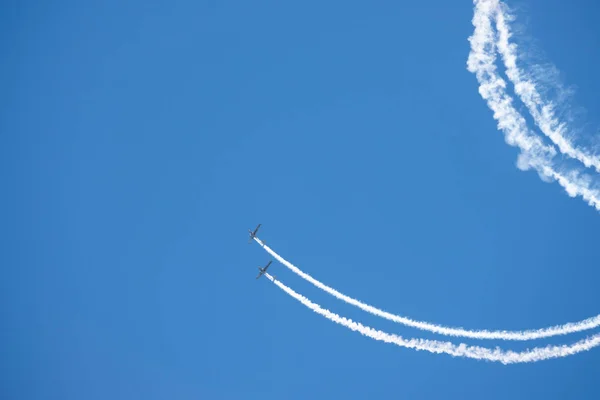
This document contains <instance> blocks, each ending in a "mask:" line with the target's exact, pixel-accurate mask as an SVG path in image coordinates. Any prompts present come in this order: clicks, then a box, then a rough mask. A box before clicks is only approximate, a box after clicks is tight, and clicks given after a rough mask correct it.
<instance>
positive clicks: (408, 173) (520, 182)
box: [0, 0, 600, 400]
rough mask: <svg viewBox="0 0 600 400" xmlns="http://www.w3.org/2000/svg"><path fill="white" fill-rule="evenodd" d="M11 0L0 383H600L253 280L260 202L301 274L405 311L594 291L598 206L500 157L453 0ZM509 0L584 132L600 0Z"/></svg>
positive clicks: (278, 391) (462, 320) (289, 386)
mask: <svg viewBox="0 0 600 400" xmlns="http://www.w3.org/2000/svg"><path fill="white" fill-rule="evenodd" d="M284 3H285V4H284ZM3 4H4V5H3V7H2V9H3V12H2V13H0V14H1V16H0V49H1V53H2V59H3V61H2V63H0V72H1V74H0V87H1V88H2V94H1V96H0V99H1V107H0V133H1V134H0V140H1V145H0V152H1V157H0V160H1V163H2V168H1V169H0V171H1V177H2V187H3V195H2V200H0V201H1V202H2V205H3V207H2V209H3V210H4V212H3V214H2V223H1V225H0V226H1V227H2V228H1V230H0V232H2V239H3V251H2V253H1V254H2V256H1V257H2V258H1V265H2V267H1V270H0V271H1V272H0V300H1V301H0V310H1V315H2V327H3V328H2V329H1V330H0V343H1V344H0V349H1V352H0V355H1V357H0V360H1V361H0V363H1V364H0V365H1V367H2V370H1V375H2V380H1V381H0V397H1V398H3V399H61V400H69V399H77V400H79V399H88V400H92V399H109V398H110V399H242V398H243V399H254V398H261V399H282V398H288V399H307V398H310V399H321V398H332V397H333V398H356V399H364V398H394V399H397V398H424V399H438V398H464V399H481V398H486V399H506V398H515V399H516V398H529V399H530V398H542V397H543V398H546V399H563V398H577V399H597V398H598V392H599V391H600V381H599V379H598V376H599V375H600V367H598V366H599V365H600V349H595V350H592V351H590V352H589V353H585V354H579V355H577V356H574V357H571V358H567V359H561V360H551V361H545V362H541V363H538V364H532V365H515V366H502V365H499V364H491V363H485V362H476V361H473V360H464V359H454V358H451V357H449V356H436V355H432V354H428V353H421V352H419V353H417V352H414V351H411V350H405V349H400V348H398V347H395V346H393V345H389V344H384V343H380V342H375V341H372V340H370V339H367V338H365V337H362V336H360V335H358V334H356V333H353V332H350V331H348V330H346V329H345V328H342V327H340V326H338V325H335V324H333V323H331V322H329V321H327V320H325V319H323V318H322V317H320V316H318V315H316V314H314V313H312V312H310V311H309V310H307V309H306V308H304V307H303V306H302V305H300V304H299V303H297V302H296V301H294V300H293V299H291V298H289V297H287V296H286V295H285V294H284V293H283V292H281V291H280V290H279V289H277V288H276V287H275V286H273V285H272V284H270V283H269V282H268V281H267V280H265V279H261V280H258V281H256V280H255V279H254V277H255V274H256V272H257V271H256V267H257V266H258V265H264V264H265V263H266V262H267V261H268V260H269V257H268V255H267V254H266V253H265V252H264V251H262V250H261V249H260V248H259V247H258V246H257V245H256V244H253V245H248V244H247V231H246V230H247V229H248V228H253V227H254V226H255V225H256V224H257V223H259V222H260V223H262V224H263V227H262V228H261V232H260V233H261V238H262V239H264V240H266V241H267V243H268V244H270V245H272V246H273V248H274V249H275V250H276V251H278V252H279V253H281V254H282V255H283V256H284V257H286V258H288V259H289V260H290V261H292V262H294V263H296V264H297V265H298V266H299V267H301V268H303V269H304V270H306V271H307V272H309V273H311V274H313V275H314V276H315V277H317V278H318V279H320V280H322V281H324V282H326V283H328V284H331V285H332V286H334V287H336V288H338V289H340V290H342V291H343V292H345V293H347V294H349V295H352V296H355V297H357V298H360V299H362V300H364V301H367V302H369V303H371V304H374V305H377V306H379V307H382V308H384V309H387V310H390V311H393V312H395V313H400V314H403V315H406V316H410V317H413V318H417V319H423V320H428V321H433V322H437V323H441V324H447V325H453V326H456V325H460V326H464V327H467V328H489V329H526V328H538V327H543V326H548V325H554V324H559V323H564V322H567V321H576V320H580V319H583V318H587V317H590V316H593V315H596V314H598V313H600V292H599V291H598V281H599V279H600V272H598V268H597V266H598V238H599V237H600V236H599V235H600V213H598V212H596V211H595V210H594V209H593V208H592V207H589V206H587V205H586V204H585V203H584V202H583V201H582V200H580V199H571V198H569V197H568V196H567V195H566V194H565V193H564V192H563V191H562V189H560V187H559V186H558V185H557V184H548V183H543V182H542V181H541V180H540V179H539V178H538V177H537V175H536V174H535V173H533V172H521V171H519V170H518V169H517V168H516V167H515V162H516V157H517V151H516V150H515V148H512V147H510V146H508V145H506V144H505V142H504V139H503V137H502V134H501V133H500V132H499V131H498V130H497V129H496V123H495V121H494V120H493V118H492V114H491V112H490V111H489V110H488V108H487V106H486V105H485V103H484V101H483V100H482V99H481V97H480V96H479V94H478V92H477V82H476V79H475V76H473V75H472V74H470V73H469V72H468V71H467V70H466V59H467V56H468V52H469V44H468V42H467V38H468V36H469V35H470V34H471V33H472V30H473V27H472V25H471V18H472V14H473V10H472V4H471V2H470V1H462V2H457V1H452V2H449V1H447V0H435V1H430V2H416V1H412V2H393V1H389V2H347V1H330V2H322V1H302V2H278V1H260V0H259V1H252V2H247V1H245V2H243V1H200V2H196V1H190V0H181V1H166V0H163V1H149V2H148V1H130V2H125V3H124V2H122V1H104V2H81V1H54V2H42V1H30V2H17V1H7V2H4V3H3ZM509 4H512V5H519V6H521V7H522V8H521V10H520V11H519V14H518V15H519V17H520V21H521V22H524V23H526V26H527V32H528V34H529V35H531V37H533V38H535V40H536V42H537V46H539V49H541V50H543V51H544V53H545V57H546V58H547V60H549V61H552V62H553V63H554V64H555V65H556V66H557V67H558V68H559V69H560V70H561V72H562V73H563V77H564V79H565V82H566V83H568V84H575V85H577V87H578V88H577V92H576V97H575V101H576V104H577V105H580V106H583V107H585V108H586V109H587V110H588V111H589V114H588V116H587V118H588V119H587V120H585V122H592V125H591V126H592V128H591V130H590V131H589V132H588V134H594V127H595V129H597V126H598V125H593V123H595V122H597V121H598V119H597V116H596V115H595V110H598V109H600V102H599V99H598V96H597V94H598V93H600V80H599V79H598V75H597V71H598V65H600V54H599V53H598V43H599V42H600V29H599V28H598V27H597V21H598V20H599V19H600V7H599V6H598V2H596V1H591V0H588V1H584V0H573V1H569V2H565V1H559V0H530V1H522V2H520V3H509ZM272 270H273V272H274V273H275V274H276V275H277V276H278V277H279V278H281V279H282V281H284V282H285V283H286V284H288V285H290V286H291V287H293V288H294V289H295V290H297V291H299V292H300V293H303V294H305V295H307V296H309V297H310V298H311V299H313V300H314V301H316V302H318V303H319V304H322V305H323V306H324V307H327V308H329V309H331V310H332V311H335V312H338V313H340V314H342V315H346V316H349V317H351V318H354V319H357V320H359V321H361V322H363V323H365V324H368V325H371V326H374V327H377V328H379V329H384V330H386V331H389V332H395V333H399V334H401V335H403V336H406V337H413V336H424V337H432V338H433V337H434V336H433V335H425V334H424V333H423V332H420V331H415V330H413V329H408V328H405V327H402V326H399V325H395V324H392V323H389V322H387V321H383V320H378V319H376V318H374V317H372V316H370V315H367V314H365V313H362V312H360V311H358V310H356V309H353V308H352V307H350V306H347V305H345V304H343V303H341V302H339V301H337V300H335V299H334V298H332V297H330V296H328V295H327V294H324V293H322V292H319V291H318V290H317V289H315V288H313V287H311V286H310V285H309V284H307V283H306V282H304V281H302V280H301V279H299V278H298V277H297V276H295V275H293V274H292V273H290V272H289V271H287V270H285V268H284V267H283V266H281V265H278V264H274V265H273V266H272ZM584 336H585V334H581V335H574V336H572V337H566V338H561V340H560V342H566V343H570V342H573V341H575V340H577V339H579V338H581V337H584ZM436 338H438V339H439V338H440V337H436ZM469 343H475V344H480V345H486V344H487V345H491V346H495V345H499V344H500V345H503V346H505V345H510V344H511V343H498V342H491V343H490V342H477V341H470V342H469ZM546 343H557V341H553V340H549V341H545V342H541V344H546ZM534 345H535V343H516V344H514V343H513V344H512V347H511V348H513V349H524V348H526V347H533V346H534Z"/></svg>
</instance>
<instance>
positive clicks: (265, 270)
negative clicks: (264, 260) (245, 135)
mask: <svg viewBox="0 0 600 400" xmlns="http://www.w3.org/2000/svg"><path fill="white" fill-rule="evenodd" d="M272 262H273V261H269V263H268V264H267V266H266V267H265V269H264V272H267V268H269V265H271V263H272Z"/></svg>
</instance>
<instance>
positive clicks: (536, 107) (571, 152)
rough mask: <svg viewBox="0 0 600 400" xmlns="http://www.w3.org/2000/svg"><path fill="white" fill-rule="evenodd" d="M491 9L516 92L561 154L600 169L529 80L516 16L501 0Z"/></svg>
mask: <svg viewBox="0 0 600 400" xmlns="http://www.w3.org/2000/svg"><path fill="white" fill-rule="evenodd" d="M488 1H489V0H488ZM490 4H492V7H491V8H486V9H485V10H484V12H488V13H489V14H488V17H489V18H494V19H495V21H496V30H497V32H498V37H497V50H498V52H499V53H500V54H501V55H502V60H503V61H504V66H505V67H506V75H507V76H508V79H509V80H510V81H511V82H512V83H513V85H514V87H515V93H516V94H517V95H518V96H519V98H520V99H521V101H523V103H524V104H525V106H526V107H527V109H528V110H529V113H530V114H531V116H532V117H533V120H534V122H535V123H536V125H537V126H538V127H539V128H540V130H541V131H542V132H543V133H544V134H545V135H546V136H547V137H548V138H550V140H551V141H552V143H554V144H555V145H556V146H557V147H558V149H559V150H560V151H561V153H563V154H566V155H568V156H569V157H572V158H574V159H576V160H579V161H580V162H582V163H583V164H584V165H585V166H586V167H588V168H589V167H594V168H595V169H596V171H598V172H600V159H599V158H598V157H597V156H594V155H591V154H589V153H588V152H587V151H585V150H579V149H577V148H575V147H574V146H573V144H572V143H571V141H570V140H569V139H568V138H567V137H566V136H565V133H566V132H565V131H566V124H564V123H561V122H560V121H559V120H558V118H557V117H556V115H555V113H554V108H555V107H554V104H552V103H551V102H545V101H544V100H543V99H542V96H541V95H540V93H539V92H538V90H537V87H536V84H535V82H532V81H531V80H529V79H527V76H526V74H524V73H523V71H521V70H520V69H519V68H518V66H517V45H516V44H514V43H510V42H509V40H510V38H511V36H512V33H511V31H510V28H509V26H508V22H509V21H511V20H512V19H513V17H512V16H511V15H510V14H509V13H508V11H507V7H506V5H505V4H503V3H500V2H499V1H497V0H491V1H490Z"/></svg>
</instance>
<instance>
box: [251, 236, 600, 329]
mask: <svg viewBox="0 0 600 400" xmlns="http://www.w3.org/2000/svg"><path fill="white" fill-rule="evenodd" d="M254 240H255V241H256V242H257V243H258V244H259V245H260V246H261V247H262V248H264V249H265V250H266V251H267V252H268V253H269V254H270V255H271V256H273V257H274V258H275V259H276V260H277V261H279V262H280V263H281V264H283V265H285V266H286V267H287V268H288V269H290V270H291V271H292V272H294V273H295V274H296V275H298V276H300V277H301V278H302V279H304V280H306V281H308V282H310V283H312V284H313V285H315V286H316V287H318V288H319V289H321V290H323V291H325V292H327V293H329V294H330V295H332V296H333V297H335V298H337V299H339V300H342V301H343V302H345V303H348V304H351V305H353V306H355V307H358V308H360V309H361V310H363V311H366V312H368V313H370V314H373V315H376V316H378V317H381V318H385V319H387V320H390V321H393V322H397V323H400V324H403V325H406V326H410V327H413V328H417V329H421V330H424V331H429V332H433V333H437V334H441V335H446V336H454V337H466V338H472V339H501V340H533V339H541V338H548V337H552V336H558V335H567V334H569V333H574V332H582V331H585V330H588V329H594V328H596V327H598V326H600V315H597V316H595V317H592V318H588V319H585V320H583V321H579V322H571V323H567V324H564V325H557V326H553V327H549V328H541V329H536V330H527V331H488V330H466V329H463V328H452V327H447V326H442V325H435V324H432V323H429V322H424V321H415V320H412V319H410V318H406V317H402V316H399V315H394V314H391V313H389V312H387V311H383V310H380V309H379V308H376V307H373V306H371V305H369V304H365V303H363V302H361V301H360V300H356V299H353V298H352V297H349V296H346V295H345V294H343V293H340V292H338V291H337V290H335V289H334V288H331V287H329V286H327V285H325V284H324V283H322V282H320V281H318V280H316V279H315V278H313V277H312V276H310V275H309V274H307V273H305V272H304V271H302V270H301V269H300V268H298V267H296V266H295V265H294V264H292V263H290V262H289V261H287V260H286V259H284V258H283V257H281V256H280V255H279V254H277V253H276V252H275V251H274V250H273V249H271V248H270V247H269V246H267V245H266V244H264V243H263V242H262V241H261V240H260V239H259V238H257V237H255V238H254Z"/></svg>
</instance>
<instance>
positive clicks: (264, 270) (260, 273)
mask: <svg viewBox="0 0 600 400" xmlns="http://www.w3.org/2000/svg"><path fill="white" fill-rule="evenodd" d="M272 262H273V261H269V263H268V264H267V265H266V266H265V267H264V268H261V267H258V270H259V271H260V272H259V273H258V276H257V277H256V279H258V278H260V277H261V276H263V274H264V273H265V272H267V268H269V265H271V263H272Z"/></svg>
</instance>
